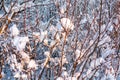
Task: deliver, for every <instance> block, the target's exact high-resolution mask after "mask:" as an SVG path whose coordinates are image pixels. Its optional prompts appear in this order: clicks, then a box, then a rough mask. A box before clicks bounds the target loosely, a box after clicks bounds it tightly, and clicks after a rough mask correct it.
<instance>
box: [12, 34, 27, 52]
mask: <svg viewBox="0 0 120 80" xmlns="http://www.w3.org/2000/svg"><path fill="white" fill-rule="evenodd" d="M12 42H13V45H14V46H16V48H17V50H18V51H22V50H23V49H24V48H25V46H26V43H27V42H29V38H28V37H27V36H25V37H19V36H16V37H14V39H13V41H12Z"/></svg>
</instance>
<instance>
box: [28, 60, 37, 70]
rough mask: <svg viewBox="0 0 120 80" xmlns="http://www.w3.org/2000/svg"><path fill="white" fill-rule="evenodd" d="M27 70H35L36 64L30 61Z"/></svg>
mask: <svg viewBox="0 0 120 80" xmlns="http://www.w3.org/2000/svg"><path fill="white" fill-rule="evenodd" d="M28 68H29V69H37V64H36V62H35V60H30V62H29V64H28Z"/></svg>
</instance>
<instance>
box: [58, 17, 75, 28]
mask: <svg viewBox="0 0 120 80" xmlns="http://www.w3.org/2000/svg"><path fill="white" fill-rule="evenodd" d="M60 21H61V25H62V26H63V27H64V28H65V29H66V30H67V29H70V30H73V29H74V25H73V23H72V21H71V20H70V19H68V18H62V19H60Z"/></svg>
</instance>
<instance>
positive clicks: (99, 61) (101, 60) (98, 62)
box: [90, 57, 105, 69]
mask: <svg viewBox="0 0 120 80" xmlns="http://www.w3.org/2000/svg"><path fill="white" fill-rule="evenodd" d="M104 62H105V60H104V58H102V57H100V58H97V59H95V60H92V61H91V63H90V67H91V68H92V69H94V68H95V67H97V66H99V65H101V64H102V63H104Z"/></svg>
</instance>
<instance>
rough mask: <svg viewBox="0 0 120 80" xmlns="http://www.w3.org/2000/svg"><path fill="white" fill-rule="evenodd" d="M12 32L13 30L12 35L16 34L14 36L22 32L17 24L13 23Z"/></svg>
mask: <svg viewBox="0 0 120 80" xmlns="http://www.w3.org/2000/svg"><path fill="white" fill-rule="evenodd" d="M10 32H11V36H14V37H15V36H17V35H19V33H20V32H19V30H18V28H17V25H16V24H13V26H12V27H10Z"/></svg>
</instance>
